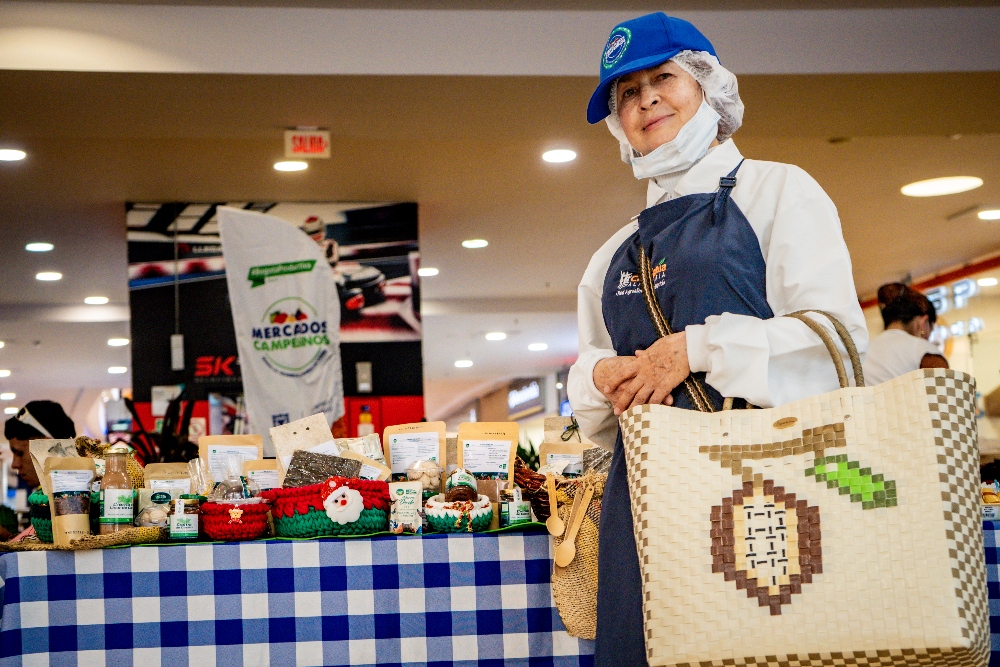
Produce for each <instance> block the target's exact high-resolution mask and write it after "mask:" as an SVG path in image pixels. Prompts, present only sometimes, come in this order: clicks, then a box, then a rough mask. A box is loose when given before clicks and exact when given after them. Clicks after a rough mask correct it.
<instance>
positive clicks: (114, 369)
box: [108, 366, 128, 375]
mask: <svg viewBox="0 0 1000 667" xmlns="http://www.w3.org/2000/svg"><path fill="white" fill-rule="evenodd" d="M108 372H109V373H113V374H115V375H120V374H121V373H128V369H127V368H125V367H124V366H112V367H111V368H109V369H108Z"/></svg>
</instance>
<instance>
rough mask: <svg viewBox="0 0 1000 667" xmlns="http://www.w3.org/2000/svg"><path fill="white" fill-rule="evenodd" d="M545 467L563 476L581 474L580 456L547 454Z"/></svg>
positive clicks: (581, 463)
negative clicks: (551, 468) (549, 467)
mask: <svg viewBox="0 0 1000 667" xmlns="http://www.w3.org/2000/svg"><path fill="white" fill-rule="evenodd" d="M545 465H550V466H552V467H554V468H555V469H556V470H558V471H560V472H561V473H562V474H564V475H582V474H583V455H582V454H549V455H548V456H546V461H545Z"/></svg>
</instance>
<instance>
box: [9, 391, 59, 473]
mask: <svg viewBox="0 0 1000 667" xmlns="http://www.w3.org/2000/svg"><path fill="white" fill-rule="evenodd" d="M3 434H4V437H5V438H7V440H9V441H10V451H11V453H12V454H13V455H14V459H13V461H12V462H11V464H10V467H11V469H12V470H15V471H17V474H18V475H20V477H21V479H23V480H24V481H25V483H26V484H28V486H30V487H31V488H35V487H37V486H38V485H39V484H40V482H39V481H38V472H39V471H37V470H35V466H34V464H32V462H31V454H30V453H29V452H28V441H30V440H38V439H40V438H75V437H76V426H74V424H73V420H72V419H70V418H69V416H68V415H67V414H66V411H65V410H63V408H62V406H61V405H59V404H58V403H56V402H55V401H31V402H30V403H28V404H27V405H25V406H24V407H23V408H21V409H20V411H18V413H17V414H16V415H14V416H13V417H11V418H10V419H8V420H7V422H6V423H5V424H4V427H3Z"/></svg>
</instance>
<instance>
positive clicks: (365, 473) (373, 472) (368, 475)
mask: <svg viewBox="0 0 1000 667" xmlns="http://www.w3.org/2000/svg"><path fill="white" fill-rule="evenodd" d="M381 474H382V471H381V470H379V469H378V468H376V467H375V466H370V465H368V464H367V463H362V464H361V472H359V473H358V477H360V478H361V479H378V476H379V475H381Z"/></svg>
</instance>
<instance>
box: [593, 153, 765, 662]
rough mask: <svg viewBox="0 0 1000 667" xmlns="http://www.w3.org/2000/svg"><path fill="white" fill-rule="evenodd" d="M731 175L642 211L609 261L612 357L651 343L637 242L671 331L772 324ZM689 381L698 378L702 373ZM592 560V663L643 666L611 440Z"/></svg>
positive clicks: (623, 483) (628, 520) (631, 556)
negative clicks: (747, 321)
mask: <svg viewBox="0 0 1000 667" xmlns="http://www.w3.org/2000/svg"><path fill="white" fill-rule="evenodd" d="M740 164H742V162H741V163H740ZM739 168H740V166H739V165H737V166H736V168H735V169H733V171H732V172H730V173H729V175H728V176H724V177H723V178H721V179H719V190H718V191H717V192H714V193H711V192H709V193H704V194H694V195H687V196H684V197H678V198H677V199H672V200H670V201H666V202H663V203H662V204H657V205H656V206H653V207H651V208H648V209H646V210H645V211H643V212H642V213H641V214H640V215H639V230H638V232H636V233H635V234H633V235H632V236H631V237H629V239H627V240H626V241H625V242H624V243H622V245H621V246H620V247H619V248H618V250H617V252H615V255H614V258H613V259H612V260H611V266H610V268H609V269H608V274H607V277H606V278H605V280H604V293H603V295H602V298H601V307H602V310H603V311H604V323H605V325H606V326H607V329H608V332H609V333H610V334H611V340H612V342H613V344H614V347H615V352H617V353H618V355H619V356H631V355H633V354H635V351H636V350H644V349H646V348H647V347H649V346H650V345H652V344H653V343H654V342H656V340H657V338H658V337H659V336H658V335H657V333H656V329H655V327H654V326H653V321H652V320H651V319H650V316H649V313H648V311H647V310H646V304H645V302H644V301H643V296H642V289H641V287H640V283H639V276H638V266H639V244H640V243H641V244H642V246H643V247H644V248H645V249H646V254H647V256H648V257H649V260H650V264H651V265H652V273H653V289H654V291H655V292H656V296H657V299H658V300H659V302H660V307H661V308H662V309H663V314H664V316H665V317H666V318H667V321H668V322H669V323H670V326H671V328H672V329H673V330H674V331H676V332H680V331H684V328H685V327H687V326H688V325H689V324H704V322H705V318H707V317H709V316H711V315H721V314H722V313H734V314H737V315H750V316H752V317H757V318H761V319H769V318H771V317H773V316H774V313H772V312H771V308H770V306H769V305H768V303H767V292H766V288H765V266H764V257H763V255H761V252H760V242H759V241H758V240H757V235H756V234H755V233H754V231H753V228H752V227H750V223H749V222H747V219H746V216H744V215H743V212H742V211H740V209H739V207H738V206H737V205H736V204H735V203H734V202H733V201H732V199H731V198H730V196H729V194H730V192H731V191H732V189H733V186H734V185H736V172H737V171H739ZM696 376H697V377H699V379H701V380H702V381H704V379H705V377H704V373H698V374H696ZM705 389H706V390H707V391H708V394H709V396H710V398H711V399H712V401H713V403H714V404H715V407H716V409H720V408H721V407H722V396H721V395H720V394H719V392H717V391H716V390H715V389H713V388H712V387H710V386H708V385H705ZM673 397H674V406H675V407H679V408H685V409H688V410H690V409H693V406H692V404H691V402H690V399H689V398H688V396H687V394H686V392H685V390H684V388H683V385H682V386H679V387H678V388H677V389H675V390H674V392H673ZM598 558H599V561H598V562H599V565H598V589H597V643H596V655H595V664H596V665H597V666H598V667H602V666H605V665H629V666H632V665H645V664H646V644H645V640H644V636H643V628H642V580H641V576H640V573H639V557H638V554H637V552H636V547H635V538H634V535H633V532H632V508H631V506H630V505H629V493H628V482H627V480H626V477H625V460H624V448H623V447H622V436H621V432H620V431H619V433H618V440H617V442H616V443H615V451H614V454H613V456H612V457H611V468H610V470H609V471H608V482H607V486H605V488H604V497H603V498H602V500H601V530H600V546H599V557H598Z"/></svg>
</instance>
